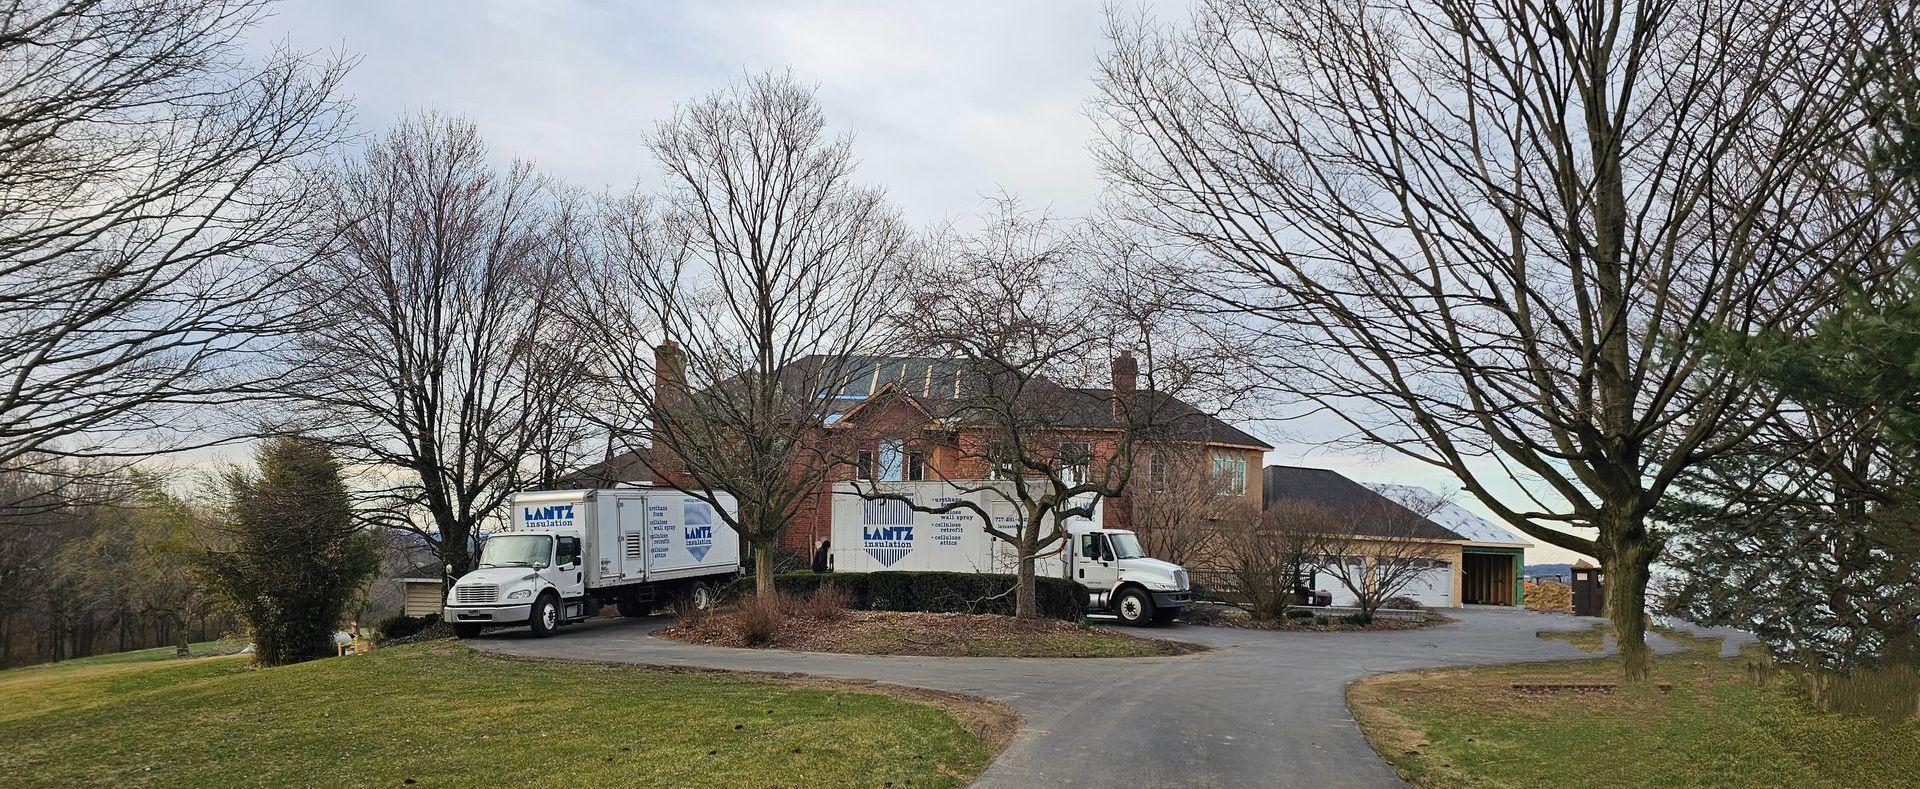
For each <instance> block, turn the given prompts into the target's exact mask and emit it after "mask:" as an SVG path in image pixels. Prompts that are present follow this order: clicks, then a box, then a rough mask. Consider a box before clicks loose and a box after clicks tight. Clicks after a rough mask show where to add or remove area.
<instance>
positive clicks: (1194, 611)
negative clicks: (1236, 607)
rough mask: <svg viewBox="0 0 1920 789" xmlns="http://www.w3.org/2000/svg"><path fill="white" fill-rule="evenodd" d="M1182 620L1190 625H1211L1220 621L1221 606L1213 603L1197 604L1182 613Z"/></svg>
mask: <svg viewBox="0 0 1920 789" xmlns="http://www.w3.org/2000/svg"><path fill="white" fill-rule="evenodd" d="M1180 618H1181V619H1182V620H1185V621H1186V623H1187V624H1190V625H1211V624H1213V623H1215V622H1218V621H1220V606H1218V605H1215V604H1213V603H1195V604H1193V605H1190V606H1187V610H1185V611H1182V612H1181V613H1180Z"/></svg>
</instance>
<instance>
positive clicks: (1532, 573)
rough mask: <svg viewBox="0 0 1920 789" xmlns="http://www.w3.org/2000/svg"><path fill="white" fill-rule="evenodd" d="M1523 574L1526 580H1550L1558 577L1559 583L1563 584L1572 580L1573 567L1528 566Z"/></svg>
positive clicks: (1556, 565) (1557, 565) (1552, 565)
mask: <svg viewBox="0 0 1920 789" xmlns="http://www.w3.org/2000/svg"><path fill="white" fill-rule="evenodd" d="M1524 572H1525V573H1526V576H1527V577H1528V578H1548V579H1551V578H1553V576H1556V575H1557V576H1560V578H1559V581H1560V583H1563V584H1564V583H1567V582H1569V581H1571V580H1573V565H1571V564H1529V565H1527V566H1526V568H1525V570H1524Z"/></svg>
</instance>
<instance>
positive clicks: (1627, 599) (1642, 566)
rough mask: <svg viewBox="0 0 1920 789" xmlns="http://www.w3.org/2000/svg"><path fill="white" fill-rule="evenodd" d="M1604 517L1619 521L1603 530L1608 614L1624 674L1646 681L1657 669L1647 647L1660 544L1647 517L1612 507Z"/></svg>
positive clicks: (1602, 568) (1628, 678) (1602, 569)
mask: <svg viewBox="0 0 1920 789" xmlns="http://www.w3.org/2000/svg"><path fill="white" fill-rule="evenodd" d="M1601 517H1602V518H1605V519H1612V520H1614V521H1615V522H1614V523H1612V524H1610V525H1609V526H1607V527H1603V528H1601V530H1600V534H1601V537H1600V539H1601V540H1602V541H1603V543H1602V544H1601V546H1600V551H1599V553H1600V557H1599V558H1600V565H1601V572H1603V573H1605V574H1606V596H1607V597H1606V606H1607V618H1608V619H1610V620H1612V621H1613V637H1614V642H1615V643H1616V644H1618V645H1619V647H1620V660H1621V664H1622V668H1621V670H1622V678H1623V679H1624V680H1626V681H1627V682H1645V681H1646V680H1647V678H1648V677H1649V676H1651V674H1652V671H1653V651H1652V650H1651V649H1649V648H1648V647H1647V634H1646V621H1647V620H1646V605H1647V581H1648V579H1649V577H1650V575H1651V570H1650V568H1651V567H1652V565H1653V560H1654V558H1655V557H1657V556H1659V554H1660V546H1659V545H1658V544H1657V543H1656V542H1655V541H1654V540H1652V539H1650V537H1649V535H1648V534H1647V529H1646V524H1645V523H1644V520H1643V519H1640V518H1635V517H1634V516H1632V515H1630V514H1626V513H1625V512H1624V511H1623V509H1622V508H1609V509H1607V510H1605V511H1603V512H1602V514H1601Z"/></svg>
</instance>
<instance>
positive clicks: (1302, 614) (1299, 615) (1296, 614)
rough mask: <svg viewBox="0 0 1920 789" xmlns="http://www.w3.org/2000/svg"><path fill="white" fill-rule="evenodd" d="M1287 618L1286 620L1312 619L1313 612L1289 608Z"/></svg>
mask: <svg viewBox="0 0 1920 789" xmlns="http://www.w3.org/2000/svg"><path fill="white" fill-rule="evenodd" d="M1287 618H1288V619H1312V618H1313V612H1312V611H1308V610H1307V609H1304V608H1289V609H1287ZM1323 618H1324V617H1323Z"/></svg>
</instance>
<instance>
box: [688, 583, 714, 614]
mask: <svg viewBox="0 0 1920 789" xmlns="http://www.w3.org/2000/svg"><path fill="white" fill-rule="evenodd" d="M716 599H717V595H715V594H714V592H713V584H709V583H707V582H706V581H694V582H693V585H692V586H689V587H687V606H688V607H690V608H692V609H693V610H695V611H711V610H713V604H714V601H715V600H716Z"/></svg>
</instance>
